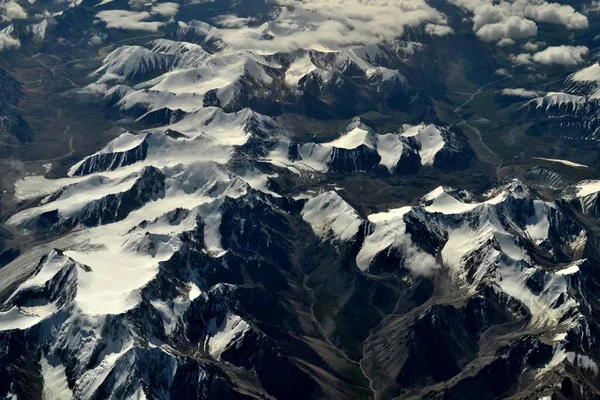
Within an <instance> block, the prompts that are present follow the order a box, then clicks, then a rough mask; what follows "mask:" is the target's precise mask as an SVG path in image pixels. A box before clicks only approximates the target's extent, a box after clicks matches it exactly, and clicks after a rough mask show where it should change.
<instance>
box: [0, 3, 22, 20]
mask: <svg viewBox="0 0 600 400" xmlns="http://www.w3.org/2000/svg"><path fill="white" fill-rule="evenodd" d="M26 18H27V13H26V12H25V10H24V9H23V7H21V6H20V5H19V4H18V3H17V2H15V1H13V0H9V1H5V2H1V3H0V20H1V21H4V22H10V21H12V20H15V19H26Z"/></svg>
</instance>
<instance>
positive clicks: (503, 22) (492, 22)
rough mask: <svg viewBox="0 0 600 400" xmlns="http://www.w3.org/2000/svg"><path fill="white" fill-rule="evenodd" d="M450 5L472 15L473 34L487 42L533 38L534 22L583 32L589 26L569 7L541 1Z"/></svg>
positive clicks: (458, 0) (471, 0)
mask: <svg viewBox="0 0 600 400" xmlns="http://www.w3.org/2000/svg"><path fill="white" fill-rule="evenodd" d="M450 1H451V2H452V3H454V4H455V5H458V6H460V7H463V8H466V9H467V10H469V11H471V12H472V13H473V31H474V32H475V33H476V34H477V36H479V37H480V38H481V39H482V40H484V41H488V42H495V41H501V39H505V38H506V39H513V40H519V39H527V38H529V37H532V36H535V35H537V24H536V22H544V23H551V24H558V25H562V26H564V27H565V28H567V29H584V28H587V27H588V26H589V24H588V19H587V17H586V16H585V15H583V14H581V13H579V12H577V11H576V10H575V9H574V8H573V7H572V6H570V5H563V4H559V3H549V2H547V1H544V0H514V1H510V2H509V1H503V0H501V1H496V0H450ZM501 43H503V42H501Z"/></svg>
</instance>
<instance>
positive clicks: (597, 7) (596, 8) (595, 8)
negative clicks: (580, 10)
mask: <svg viewBox="0 0 600 400" xmlns="http://www.w3.org/2000/svg"><path fill="white" fill-rule="evenodd" d="M584 11H585V13H586V14H591V13H597V12H600V1H598V0H594V1H592V2H591V3H590V4H588V5H587V6H585V7H584Z"/></svg>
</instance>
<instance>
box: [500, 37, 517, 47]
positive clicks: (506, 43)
mask: <svg viewBox="0 0 600 400" xmlns="http://www.w3.org/2000/svg"><path fill="white" fill-rule="evenodd" d="M496 44H497V45H498V46H500V47H503V46H514V45H515V44H517V42H515V41H514V40H512V39H509V38H504V39H500V40H499V41H498V43H496Z"/></svg>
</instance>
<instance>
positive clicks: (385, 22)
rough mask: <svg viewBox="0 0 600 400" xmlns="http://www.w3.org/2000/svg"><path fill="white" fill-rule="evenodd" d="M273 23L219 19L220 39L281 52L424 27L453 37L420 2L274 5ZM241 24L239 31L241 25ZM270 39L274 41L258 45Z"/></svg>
mask: <svg viewBox="0 0 600 400" xmlns="http://www.w3.org/2000/svg"><path fill="white" fill-rule="evenodd" d="M277 3H278V4H279V5H280V6H281V9H280V10H279V12H278V13H277V14H276V15H275V17H274V19H273V21H271V22H269V23H266V24H263V25H261V26H258V27H252V28H250V27H248V26H245V25H242V23H236V22H240V21H238V20H237V17H226V18H222V19H221V29H219V31H218V33H217V34H218V35H219V36H220V37H221V39H223V41H225V42H226V43H227V44H229V45H230V46H234V47H238V48H244V49H251V50H258V51H265V52H282V51H293V50H297V49H308V48H313V49H332V50H337V49H341V48H347V47H352V46H357V45H368V44H376V43H379V42H382V41H385V40H393V39H396V38H398V37H401V36H402V35H403V34H404V32H405V30H406V29H407V28H417V27H421V26H422V27H423V28H424V29H425V31H426V32H427V33H429V34H430V35H446V34H448V33H450V32H451V29H450V28H449V27H448V26H447V22H446V18H445V16H444V15H443V14H442V13H440V12H439V11H437V10H436V9H434V8H432V7H430V6H429V5H428V4H427V3H426V2H425V1H424V0H327V1H326V0H305V1H302V2H299V1H295V0H278V1H277ZM240 25H242V26H240ZM265 35H268V36H269V37H271V38H272V40H262V39H263V38H264V37H265Z"/></svg>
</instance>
